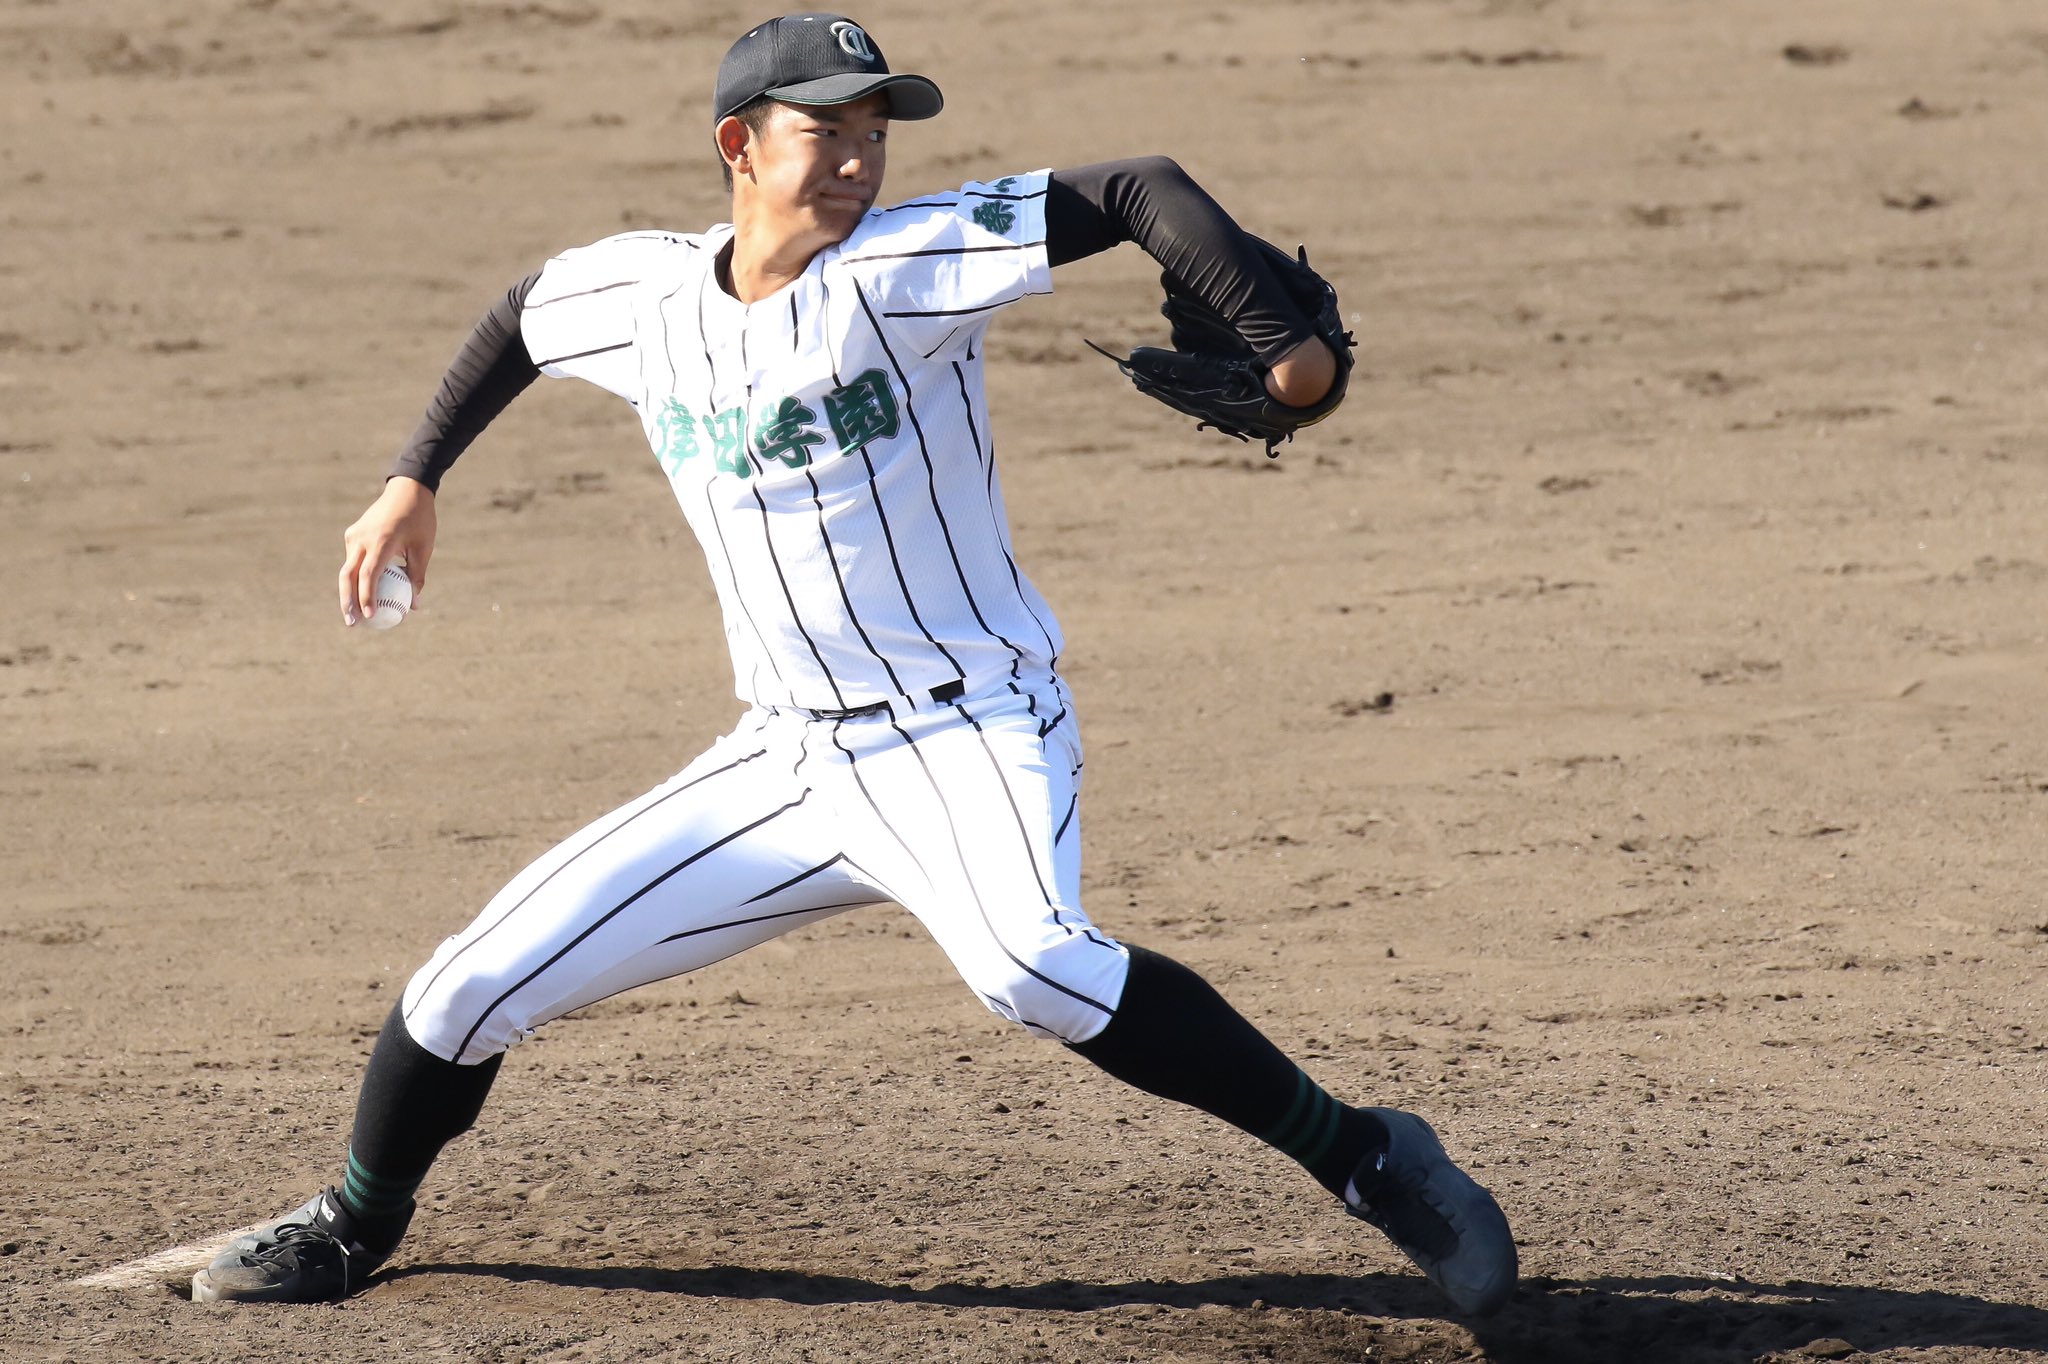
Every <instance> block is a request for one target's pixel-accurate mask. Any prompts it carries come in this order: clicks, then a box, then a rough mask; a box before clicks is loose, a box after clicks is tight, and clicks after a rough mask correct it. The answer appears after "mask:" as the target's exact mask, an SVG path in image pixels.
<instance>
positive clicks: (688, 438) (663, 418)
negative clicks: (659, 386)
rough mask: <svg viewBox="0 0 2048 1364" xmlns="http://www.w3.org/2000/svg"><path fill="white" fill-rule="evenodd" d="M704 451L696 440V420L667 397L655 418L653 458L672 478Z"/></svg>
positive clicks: (677, 403)
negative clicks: (659, 462)
mask: <svg viewBox="0 0 2048 1364" xmlns="http://www.w3.org/2000/svg"><path fill="white" fill-rule="evenodd" d="M703 453H704V446H703V444H702V443H701V442H700V441H699V440H698V439H697V419H696V418H695V417H694V416H692V415H691V414H690V410H689V409H688V408H686V407H684V406H683V405H682V404H681V403H679V402H677V401H676V400H675V399H674V398H670V399H669V400H668V402H667V403H665V404H664V405H663V406H662V409H661V412H660V414H659V415H658V416H656V417H655V419H654V457H655V458H656V459H657V460H659V461H661V467H662V471H663V472H664V473H666V474H668V476H669V477H671V478H673V477H675V476H676V474H677V473H679V472H680V471H681V470H682V467H683V466H684V465H685V464H688V463H689V462H690V461H691V460H693V459H695V458H696V457H697V456H699V455H701V454H703Z"/></svg>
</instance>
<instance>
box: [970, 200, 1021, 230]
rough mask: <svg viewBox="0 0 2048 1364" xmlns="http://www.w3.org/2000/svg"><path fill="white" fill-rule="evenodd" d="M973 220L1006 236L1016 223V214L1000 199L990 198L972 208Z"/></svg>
mask: <svg viewBox="0 0 2048 1364" xmlns="http://www.w3.org/2000/svg"><path fill="white" fill-rule="evenodd" d="M974 221H976V222H977V223H980V224H981V225H982V226H983V227H985V228H987V229H988V230H989V231H991V232H993V233H995V234H996V235H997V236H999V237H1007V236H1009V235H1010V229H1011V228H1013V227H1015V226H1016V225H1017V214H1016V212H1015V211H1014V210H1013V209H1012V208H1011V207H1010V206H1009V205H1008V204H1006V203H1004V202H1003V201H1002V200H1000V199H991V200H989V201H988V202H987V203H985V204H983V205H981V207H979V208H977V209H975V210H974Z"/></svg>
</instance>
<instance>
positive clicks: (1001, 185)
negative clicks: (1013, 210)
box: [989, 175, 1017, 194]
mask: <svg viewBox="0 0 2048 1364" xmlns="http://www.w3.org/2000/svg"><path fill="white" fill-rule="evenodd" d="M1016 183H1017V177H1016V176H1014V175H1006V176H1004V177H1003V178H1002V179H1000V180H998V181H996V182H995V183H994V184H993V185H990V186H989V188H990V189H993V190H997V191H1000V192H1002V193H1005V194H1007V193H1009V190H1010V186H1012V185H1014V184H1016Z"/></svg>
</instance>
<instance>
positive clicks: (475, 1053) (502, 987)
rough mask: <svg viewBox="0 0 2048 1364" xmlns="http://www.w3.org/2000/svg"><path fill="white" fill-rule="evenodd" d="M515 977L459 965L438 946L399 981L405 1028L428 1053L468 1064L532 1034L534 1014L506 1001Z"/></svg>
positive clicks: (491, 1055) (472, 1063) (460, 962)
mask: <svg viewBox="0 0 2048 1364" xmlns="http://www.w3.org/2000/svg"><path fill="white" fill-rule="evenodd" d="M515 983H516V982H515V981H512V980H506V979H504V978H503V977H502V976H501V975H500V974H499V973H498V972H495V971H489V970H465V969H464V963H463V961H462V960H461V959H460V958H456V959H454V960H448V959H446V951H445V946H444V951H443V952H438V953H436V954H435V956H434V960H432V961H430V962H428V963H427V964H426V965H425V966H423V967H421V968H420V969H419V971H418V972H416V973H415V974H414V975H413V978H412V980H411V981H410V982H409V983H408V984H407V985H406V987H405V999H404V1004H403V1009H404V1017H405V1030H406V1032H408V1033H409V1034H411V1036H412V1040H413V1041H415V1042H417V1043H419V1044H420V1046H421V1047H423V1048H425V1049H426V1050H427V1051H429V1052H432V1053H433V1054H434V1055H436V1056H439V1057H442V1058H444V1059H446V1060H450V1061H459V1062H462V1063H463V1064H466V1065H474V1064H476V1063H477V1062H479V1061H484V1060H487V1059H489V1058H490V1057H493V1056H496V1055H497V1054H498V1053H500V1052H502V1051H504V1050H505V1049H506V1048H508V1047H512V1046H516V1045H517V1044H518V1043H520V1042H523V1041H525V1040H526V1039H527V1038H528V1037H531V1036H532V1035H533V1030H534V1027H535V1026H536V1025H535V1022H534V1020H532V1019H530V1018H528V1017H526V1016H525V1014H524V1013H522V1012H520V1011H519V1010H517V1009H515V1008H512V1007H510V1005H509V1002H508V1001H509V998H510V996H511V995H512V994H513V986H514V985H515Z"/></svg>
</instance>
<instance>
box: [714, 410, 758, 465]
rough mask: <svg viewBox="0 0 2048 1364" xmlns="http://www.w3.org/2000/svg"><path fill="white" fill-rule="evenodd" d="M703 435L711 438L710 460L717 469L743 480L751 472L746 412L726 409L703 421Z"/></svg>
mask: <svg viewBox="0 0 2048 1364" xmlns="http://www.w3.org/2000/svg"><path fill="white" fill-rule="evenodd" d="M704 434H705V435H707V436H709V437H710V438H711V459H712V462H713V463H714V464H716V465H717V466H718V467H719V469H720V470H721V471H723V472H725V473H728V474H736V475H738V476H739V477H741V478H745V477H746V476H747V475H748V474H750V473H752V472H753V466H752V465H750V464H748V463H747V410H746V409H745V408H743V407H734V408H728V409H727V410H725V411H724V412H719V413H716V414H714V415H712V416H709V417H706V418H705V419H704Z"/></svg>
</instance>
